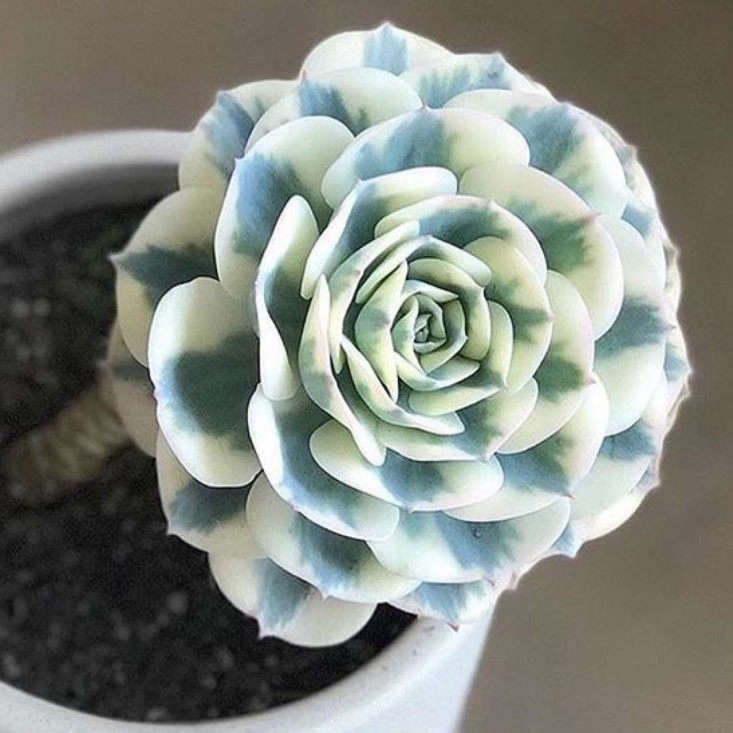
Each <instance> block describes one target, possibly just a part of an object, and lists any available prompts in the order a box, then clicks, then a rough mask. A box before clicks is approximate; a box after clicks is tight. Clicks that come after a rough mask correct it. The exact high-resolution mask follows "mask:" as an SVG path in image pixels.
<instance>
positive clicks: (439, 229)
mask: <svg viewBox="0 0 733 733" xmlns="http://www.w3.org/2000/svg"><path fill="white" fill-rule="evenodd" d="M407 222H418V223H419V225H420V229H419V233H420V234H422V235H427V236H432V237H435V238H436V239H440V240H442V241H445V242H450V243H451V244H453V245H455V246H456V247H465V246H466V245H467V244H469V243H470V242H473V241H474V240H476V239H481V238H482V237H493V238H499V239H501V240H503V241H504V242H505V243H506V244H507V245H511V246H512V247H514V248H516V249H518V250H519V251H520V252H521V253H522V254H523V255H524V256H525V257H526V258H527V261H528V262H529V263H530V265H531V266H532V268H533V269H534V271H535V272H536V273H537V276H538V277H539V279H540V281H541V282H542V283H544V282H545V277H546V276H547V264H546V263H545V254H544V252H543V251H542V248H541V247H540V245H539V243H538V242H537V238H536V237H535V236H534V234H532V231H531V230H530V229H529V228H528V227H527V226H526V225H525V224H523V223H522V221H521V220H520V219H518V218H517V217H516V216H514V215H513V214H512V213H510V212H509V211H507V210H506V209H503V208H501V207H500V206H497V205H496V204H495V203H494V202H493V201H487V200H485V199H482V198H479V197H477V196H450V195H449V196H438V195H436V196H433V197H432V198H429V199H426V200H425V201H421V202H419V203H417V204H413V205H412V206H406V207H405V208H402V209H398V210H397V211H394V212H393V213H391V214H388V215H387V216H385V217H384V219H382V220H381V221H380V222H379V223H378V224H377V227H376V233H377V234H379V235H381V234H384V233H385V232H388V231H390V230H391V229H393V228H395V227H397V226H403V225H404V224H406V223H407Z"/></svg>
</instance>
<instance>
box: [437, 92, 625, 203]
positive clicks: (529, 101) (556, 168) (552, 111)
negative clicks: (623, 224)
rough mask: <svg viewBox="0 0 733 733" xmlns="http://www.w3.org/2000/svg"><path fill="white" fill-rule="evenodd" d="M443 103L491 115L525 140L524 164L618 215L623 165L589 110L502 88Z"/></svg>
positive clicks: (623, 192)
mask: <svg viewBox="0 0 733 733" xmlns="http://www.w3.org/2000/svg"><path fill="white" fill-rule="evenodd" d="M447 106H448V107H460V108H462V109H475V110H478V111H481V112H488V113H489V114H494V115H497V116H498V117H501V118H502V119H504V120H506V121H507V122H509V123H510V124H511V125H512V126H513V127H516V128H517V130H519V131H520V132H521V133H522V135H524V137H525V138H526V140H527V142H528V143H529V152H530V165H532V166H533V167H534V168H539V169H540V170H542V171H545V173H549V174H550V175H552V176H553V177H554V178H557V179H558V180H559V181H562V182H563V183H564V184H565V185H566V186H568V187H569V188H571V189H572V190H573V191H575V193H577V194H578V195H579V196H580V197H581V198H582V199H583V200H584V201H585V202H586V203H587V204H588V205H589V206H590V207H591V208H592V209H594V210H595V211H599V212H602V213H604V214H608V215H609V216H621V214H622V213H623V211H624V208H625V207H626V203H627V201H628V197H629V192H628V188H627V187H626V179H625V177H624V171H623V168H622V167H621V163H620V162H619V159H618V156H617V155H616V153H615V151H614V149H613V147H612V146H611V144H610V143H609V142H608V140H606V138H605V137H604V136H603V134H602V133H601V132H600V130H599V129H598V128H597V126H596V125H595V123H594V121H593V120H592V119H591V117H590V116H589V115H587V114H586V113H585V112H583V111H582V110H580V109H578V108H577V107H574V106H573V105H571V104H567V103H560V102H556V101H555V100H553V99H551V98H548V97H546V96H542V95H539V94H522V93H518V92H516V91H506V90H502V89H491V90H487V89H482V90H478V91H472V92H467V93H466V94H461V95H460V96H458V97H455V98H454V99H452V100H451V101H450V102H449V103H448V105H447Z"/></svg>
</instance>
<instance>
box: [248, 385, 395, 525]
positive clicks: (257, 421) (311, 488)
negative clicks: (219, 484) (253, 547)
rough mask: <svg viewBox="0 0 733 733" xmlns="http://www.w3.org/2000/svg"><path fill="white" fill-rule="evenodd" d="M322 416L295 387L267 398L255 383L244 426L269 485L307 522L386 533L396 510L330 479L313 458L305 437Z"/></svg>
mask: <svg viewBox="0 0 733 733" xmlns="http://www.w3.org/2000/svg"><path fill="white" fill-rule="evenodd" d="M327 420H328V418H327V416H326V415H324V414H323V413H322V412H321V411H320V410H319V409H318V408H317V407H316V406H315V405H313V403H311V402H310V400H308V398H307V396H306V395H305V394H304V393H303V392H302V390H299V391H298V392H296V394H295V395H294V396H293V397H292V398H290V399H287V400H278V401H271V400H269V399H267V397H266V396H265V394H264V392H263V390H262V389H261V388H259V389H258V390H257V391H256V392H255V394H254V396H253V397H252V400H251V401H250V404H249V429H250V434H251V435H252V436H253V437H252V442H253V443H254V446H255V449H256V451H257V455H258V457H259V460H260V463H261V464H262V469H263V470H264V472H265V474H266V476H267V479H268V481H269V482H270V486H271V487H272V488H273V489H274V490H275V491H276V492H277V493H278V494H279V495H280V496H281V497H282V498H283V499H284V500H285V501H287V502H288V504H289V505H290V506H291V507H292V508H293V509H295V510H296V511H298V512H300V513H301V514H303V515H304V516H305V517H307V518H308V519H310V520H311V521H312V522H315V523H316V524H318V525H320V526H322V527H325V528H326V529H329V530H331V531H332V532H336V533H338V534H341V535H344V536H347V537H356V538H358V539H378V538H384V537H389V535H391V534H392V532H393V531H394V528H395V526H396V524H397V521H398V513H397V510H396V509H395V508H394V507H392V506H389V505H388V504H385V503H384V502H382V501H377V500H375V499H373V498H371V497H369V496H366V495H365V494H363V493H362V492H360V491H356V490H354V489H353V488H351V487H350V486H349V485H345V484H343V483H341V482H340V481H338V480H336V479H335V478H332V476H330V475H329V474H328V473H326V472H325V471H324V470H323V469H322V468H321V467H320V466H319V464H318V463H317V462H316V461H314V460H313V456H312V455H311V452H310V449H309V443H310V441H311V436H312V435H313V434H314V432H315V431H316V430H317V429H318V428H319V427H320V426H321V425H323V424H324V423H326V424H328V422H327Z"/></svg>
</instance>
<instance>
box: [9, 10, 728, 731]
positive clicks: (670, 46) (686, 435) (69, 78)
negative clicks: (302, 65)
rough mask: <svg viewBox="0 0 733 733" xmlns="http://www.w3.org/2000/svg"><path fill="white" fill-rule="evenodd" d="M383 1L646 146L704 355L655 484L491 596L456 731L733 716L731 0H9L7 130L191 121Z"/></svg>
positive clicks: (690, 323)
mask: <svg viewBox="0 0 733 733" xmlns="http://www.w3.org/2000/svg"><path fill="white" fill-rule="evenodd" d="M386 16H389V17H391V18H392V19H393V20H395V21H397V22H399V23H401V24H403V25H408V26H410V27H411V28H413V29H415V30H417V31H420V32H423V33H427V34H429V35H433V36H435V37H436V38H437V39H439V40H440V41H442V42H443V43H445V44H447V45H449V46H452V47H454V48H456V49H472V50H473V49H475V50H481V49H486V48H496V47H499V48H501V49H503V50H504V52H505V54H506V55H507V56H508V57H509V59H510V60H511V61H513V62H514V63H515V64H516V65H518V66H519V67H520V68H524V69H526V70H528V71H530V72H531V73H533V74H534V75H536V76H538V77H539V78H541V80H542V81H543V82H545V83H546V84H548V85H549V86H550V87H551V88H552V89H553V91H554V92H555V93H556V94H557V95H558V96H560V97H564V98H569V99H572V100H573V101H575V102H577V103H579V104H580V105H582V106H585V107H587V108H589V109H591V110H593V111H595V112H596V113H598V114H599V115H600V116H602V117H605V118H606V119H608V120H610V121H611V122H612V123H614V124H615V125H616V126H618V127H619V128H620V130H621V131H622V132H623V133H624V134H625V135H626V136H627V138H628V139H630V140H632V141H635V142H636V143H637V144H638V145H639V147H640V149H641V151H642V159H643V161H644V162H645V163H646V164H647V166H648V168H649V169H650V171H651V173H652V178H653V180H654V181H655V184H656V186H657V189H658V192H659V197H660V200H661V204H662V207H663V210H664V212H665V218H666V221H667V224H668V226H669V229H670V231H671V232H672V233H673V235H674V237H675V238H676V240H677V241H678V242H679V244H680V247H681V250H682V268H683V271H684V274H685V281H686V286H687V287H686V294H685V299H684V303H683V312H682V320H683V322H684V324H685V326H686V327H687V333H688V337H689V342H690V346H691V351H692V356H693V360H694V363H695V366H696V377H695V383H694V390H695V398H694V400H693V401H691V402H689V403H687V405H686V406H685V408H684V409H683V412H682V414H681V417H680V421H679V424H678V427H677V429H676V430H675V432H674V434H673V435H672V437H671V438H670V440H669V443H668V453H667V458H666V460H665V463H664V471H663V476H664V486H663V488H662V489H661V490H660V491H658V492H657V493H656V494H655V495H653V497H652V498H651V499H650V500H648V501H647V502H646V504H645V505H644V506H643V507H642V509H641V510H640V511H639V513H638V514H637V515H636V517H635V518H634V519H633V520H632V521H631V522H629V524H628V525H626V526H625V527H624V528H623V529H621V530H620V531H618V532H616V533H615V534H614V535H613V536H611V537H609V538H607V539H604V540H601V541H599V542H597V543H595V544H594V545H592V546H590V547H588V548H586V549H585V550H583V552H582V553H581V556H580V558H579V559H578V560H577V561H576V562H574V563H571V562H569V561H565V560H552V561H549V562H547V563H546V564H545V565H544V566H541V567H540V568H539V569H538V570H536V571H535V572H533V573H532V575H531V576H530V577H529V578H527V579H526V580H525V581H524V582H523V584H522V586H521V587H520V589H519V590H518V591H517V592H516V593H512V594H510V595H508V596H506V597H505V599H504V600H503V603H502V604H501V608H500V610H499V611H498V614H497V619H496V623H495V627H494V630H493V634H492V638H491V640H490V643H489V646H488V648H487V650H486V655H485V660H484V663H483V666H482V669H481V672H480V677H479V680H478V684H477V687H476V690H475V693H474V695H473V698H472V701H471V705H470V710H469V714H468V719H467V721H466V724H465V731H466V733H479V732H484V731H486V732H487V733H496V732H498V733H523V732H524V731H542V732H547V733H554V732H555V731H557V732H560V731H562V733H576V732H577V733H580V732H581V731H583V732H584V733H585V732H593V733H618V732H621V731H623V732H626V731H632V732H636V731H640V732H643V733H678V732H679V733H722V732H723V731H733V539H732V538H733V532H732V525H731V522H732V520H733V496H732V494H733V492H731V473H733V471H732V469H733V447H732V446H731V438H732V437H733V419H732V417H731V416H732V414H733V400H732V399H731V397H732V392H733V390H732V389H731V384H732V383H733V380H732V379H731V376H730V372H731V365H732V359H731V349H732V347H731V332H732V329H731V315H732V314H733V308H732V306H733V287H731V283H732V282H733V241H732V240H733V223H732V219H733V217H732V214H733V185H732V184H733V175H731V171H733V143H732V139H733V0H720V1H719V2H712V1H709V2H702V1H700V0H691V1H690V2H686V3H685V2H671V1H669V2H662V1H657V2H655V1H653V0H628V1H625V2H614V1H613V0H607V1H606V2H600V1H591V0H585V1H583V0H577V1H573V2H541V1H539V2H525V1H520V0H507V1H494V2H492V1H491V0H476V1H475V2H469V1H465V2H459V1H454V2H451V3H447V2H441V3H436V2H408V1H404V2H398V1H397V0H393V2H381V1H380V2H375V1H372V2H369V3H363V2H362V3H352V2H336V1H333V2H309V3H305V2H212V1H211V0H209V1H208V2H207V1H204V0H200V1H199V0H196V1H186V2H182V1H179V2H172V1H171V2H168V1H163V0H148V2H131V1H130V0H126V1H125V2H123V1H122V0H114V1H113V0H110V1H108V2H103V1H102V0H97V1H94V0H88V1H85V2H80V1H73V2H72V1H70V0H66V1H65V2H60V1H57V0H24V1H22V2H20V1H19V2H15V0H3V1H2V3H0V100H2V102H1V106H0V109H1V110H2V112H1V113H0V151H4V150H7V149H9V148H11V147H13V146H16V145H18V144H21V143H23V142H26V141H31V140H35V139H38V138H41V137H44V136H48V135H55V134H60V133H66V132H72V131H76V130H81V129H92V128H103V127H123V126H128V125H138V126H161V125H162V126H169V127H176V128H183V127H188V126H189V125H190V124H191V123H192V122H193V121H194V119H195V117H196V116H197V113H198V111H200V110H203V108H204V107H205V105H206V104H207V103H208V101H209V100H210V98H211V97H212V94H213V92H214V90H215V89H217V88H220V87H225V86H230V85H233V84H234V83H236V82H240V81H244V80H248V79H253V78H257V77H259V76H264V75H269V76H271V75H278V74H279V75H292V74H293V73H294V72H295V71H296V69H297V66H298V62H299V60H300V59H301V58H302V57H303V55H304V53H305V52H306V51H307V49H308V48H309V47H310V46H311V45H312V43H313V42H314V41H316V40H317V39H318V38H319V37H321V36H325V35H327V34H329V33H332V32H334V31H336V30H339V29H343V28H347V27H357V26H361V25H374V24H376V22H378V21H379V20H381V19H383V18H384V17H386Z"/></svg>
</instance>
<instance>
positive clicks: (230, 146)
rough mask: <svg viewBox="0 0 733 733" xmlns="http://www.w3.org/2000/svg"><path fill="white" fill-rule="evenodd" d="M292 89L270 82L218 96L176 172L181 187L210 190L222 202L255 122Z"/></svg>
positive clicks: (289, 86) (285, 84)
mask: <svg viewBox="0 0 733 733" xmlns="http://www.w3.org/2000/svg"><path fill="white" fill-rule="evenodd" d="M294 86H295V82H292V81H281V80H275V79H271V80H267V81H256V82H252V83H249V84H243V85H242V86H240V87H237V88H235V89H230V90H229V91H226V92H219V94H218V95H217V97H216V102H215V104H214V106H213V107H211V109H210V110H209V111H208V112H207V113H206V114H205V115H204V116H203V117H202V118H201V121H200V122H199V123H198V124H197V125H196V128H195V129H194V131H193V133H192V135H191V140H190V142H189V145H188V149H187V150H186V152H185V153H184V155H183V159H182V160H181V163H180V165H179V168H178V181H179V184H180V187H181V188H188V187H190V186H201V187H204V188H209V189H212V190H213V191H214V192H216V194H217V195H218V197H219V200H220V201H221V196H223V195H224V190H225V189H226V185H227V182H228V181H229V177H230V176H231V175H232V171H233V170H234V161H235V160H236V159H237V158H239V157H241V156H242V155H243V154H244V148H245V145H246V144H247V140H248V139H249V136H250V134H251V132H252V129H253V127H254V125H255V122H257V120H258V119H259V118H260V116H261V115H262V114H263V113H264V112H265V110H267V109H268V108H269V107H270V106H271V105H273V104H274V103H275V102H277V100H278V99H280V98H281V97H282V96H283V95H285V94H287V93H288V92H289V91H290V90H291V89H292V88H293V87H294Z"/></svg>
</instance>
